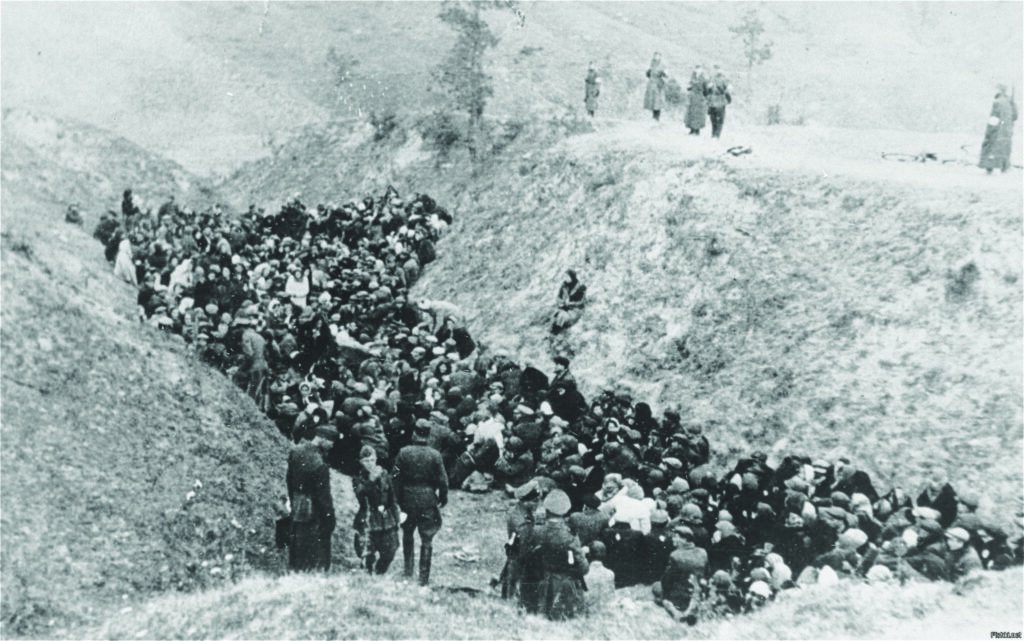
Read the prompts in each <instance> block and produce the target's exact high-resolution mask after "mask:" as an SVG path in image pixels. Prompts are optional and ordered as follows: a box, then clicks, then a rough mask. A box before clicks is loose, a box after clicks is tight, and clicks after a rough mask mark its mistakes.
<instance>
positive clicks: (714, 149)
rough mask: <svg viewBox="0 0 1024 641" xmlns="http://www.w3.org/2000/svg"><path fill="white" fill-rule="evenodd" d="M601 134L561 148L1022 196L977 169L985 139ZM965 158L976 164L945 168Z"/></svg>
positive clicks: (614, 130)
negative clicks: (886, 155) (890, 155)
mask: <svg viewBox="0 0 1024 641" xmlns="http://www.w3.org/2000/svg"><path fill="white" fill-rule="evenodd" d="M593 124H594V128H595V132H594V133H593V134H585V135H579V136H572V137H569V138H566V139H565V140H563V141H562V142H561V143H559V145H557V146H556V149H557V150H565V151H569V152H572V153H575V154H578V155H580V156H587V155H599V154H602V153H608V152H615V151H620V152H634V153H647V152H649V153H654V154H659V155H661V156H662V157H663V158H665V159H669V158H676V159H678V160H680V161H689V160H695V159H699V158H712V157H719V158H722V159H724V160H727V161H728V162H729V164H730V165H732V166H735V167H748V168H756V169H775V170H779V171H797V172H800V173H814V174H819V175H822V176H844V177H851V178H856V179H861V180H871V181H883V182H901V183H911V184H914V185H918V186H921V185H924V186H934V187H942V188H945V187H949V186H956V187H962V188H967V189H978V190H985V191H988V190H998V191H1004V190H1008V191H1016V192H1018V193H1020V192H1021V191H1022V183H1021V170H1020V169H1018V168H1012V169H1011V170H1010V171H1008V172H1007V173H1006V174H999V173H998V172H997V173H995V174H993V175H987V174H985V172H984V171H983V170H981V169H980V168H978V167H977V166H976V165H977V161H978V154H979V152H980V148H981V135H980V133H979V135H978V136H977V137H976V138H974V139H972V138H971V137H970V136H967V135H964V134H943V133H940V134H934V133H920V132H909V131H895V130H856V129H834V128H825V127H798V126H789V125H780V126H774V127H747V126H742V125H737V126H733V127H730V123H729V121H728V119H727V120H726V124H725V128H724V131H723V133H722V138H721V139H720V140H714V139H712V138H711V137H710V132H709V130H708V129H705V130H702V132H701V135H700V137H696V136H690V135H689V133H688V130H687V129H686V127H685V125H684V124H683V123H682V122H679V121H671V120H668V121H662V122H661V123H655V122H654V121H641V120H615V119H603V118H596V119H594V121H593ZM738 145H742V146H745V147H749V148H750V149H751V150H752V152H751V153H750V154H745V155H742V156H738V157H737V156H732V155H731V154H729V153H727V151H726V150H727V149H729V148H731V147H733V146H738ZM883 152H896V153H906V154H919V153H923V152H930V153H934V154H936V155H937V156H938V158H939V161H932V160H929V161H927V162H925V163H919V162H898V161H895V160H886V159H883V158H882V153H883ZM1020 155H1021V152H1020V141H1019V140H1015V141H1014V154H1013V159H1012V161H1013V162H1014V163H1016V164H1018V165H1019V164H1020V163H1021V160H1020ZM947 159H949V160H953V159H955V160H962V161H964V162H966V163H970V164H969V165H962V164H956V163H949V164H942V163H941V161H942V160H947Z"/></svg>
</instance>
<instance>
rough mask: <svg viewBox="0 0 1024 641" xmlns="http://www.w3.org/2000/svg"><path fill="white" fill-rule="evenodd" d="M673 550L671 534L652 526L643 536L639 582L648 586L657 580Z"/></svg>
mask: <svg viewBox="0 0 1024 641" xmlns="http://www.w3.org/2000/svg"><path fill="white" fill-rule="evenodd" d="M674 549H675V544H674V543H673V542H672V533H671V532H669V531H668V528H667V527H664V526H652V527H651V531H650V532H649V533H647V534H645V535H644V545H643V561H642V563H641V565H642V566H643V567H642V569H641V572H640V577H641V578H640V582H641V583H648V584H650V583H654V582H655V581H657V580H659V579H660V578H661V575H662V574H663V573H664V572H665V567H666V566H667V565H668V557H669V556H671V555H672V551H673V550H674Z"/></svg>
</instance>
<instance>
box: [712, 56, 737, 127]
mask: <svg viewBox="0 0 1024 641" xmlns="http://www.w3.org/2000/svg"><path fill="white" fill-rule="evenodd" d="M706 96H707V98H708V115H709V116H710V117H711V137H712V138H721V137H722V125H724V124H725V106H726V105H728V104H729V103H731V102H732V94H730V93H729V80H728V79H727V78H726V77H725V74H724V73H722V72H721V70H719V69H718V65H715V74H714V76H712V78H711V82H710V83H708V88H707V93H706Z"/></svg>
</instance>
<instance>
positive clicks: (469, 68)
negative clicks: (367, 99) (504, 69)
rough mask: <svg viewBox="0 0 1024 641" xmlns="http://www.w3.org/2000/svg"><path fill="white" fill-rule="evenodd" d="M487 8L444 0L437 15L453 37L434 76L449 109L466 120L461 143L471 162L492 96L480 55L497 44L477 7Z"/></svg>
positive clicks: (477, 150) (479, 148)
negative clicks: (449, 105) (450, 105)
mask: <svg viewBox="0 0 1024 641" xmlns="http://www.w3.org/2000/svg"><path fill="white" fill-rule="evenodd" d="M487 6H488V5H484V4H483V3H482V2H469V3H461V2H456V1H454V0H446V2H445V3H444V4H443V5H442V8H441V12H440V13H439V14H438V17H439V18H440V19H441V21H442V22H444V23H445V24H447V25H448V26H449V27H451V28H452V29H453V30H455V34H456V35H455V42H454V43H453V44H452V48H451V51H449V52H448V55H447V56H445V58H444V60H443V61H442V62H441V64H440V65H439V66H438V68H437V71H436V72H435V75H436V78H437V81H438V84H440V85H441V86H442V87H443V88H444V90H445V92H446V93H447V94H448V96H449V98H450V99H451V104H452V106H453V107H454V108H455V109H457V110H459V111H462V112H464V113H465V114H466V115H467V116H468V118H469V119H468V125H467V128H466V135H465V137H464V138H463V140H464V141H465V144H466V147H467V149H468V150H469V154H470V156H471V157H472V158H474V159H476V158H477V156H478V154H479V153H480V152H482V150H483V144H484V142H483V139H482V137H483V135H484V134H485V132H484V129H483V118H484V109H485V108H486V106H487V100H488V98H490V97H491V96H492V95H494V87H493V84H492V80H491V76H490V75H488V74H487V73H486V72H485V71H484V56H485V55H486V53H487V50H488V49H490V48H493V47H495V46H496V45H497V44H498V38H497V37H496V36H495V35H494V33H493V32H492V31H491V28H490V27H489V26H488V25H487V22H486V21H485V20H484V19H483V18H482V17H481V14H480V11H481V8H486V7H487Z"/></svg>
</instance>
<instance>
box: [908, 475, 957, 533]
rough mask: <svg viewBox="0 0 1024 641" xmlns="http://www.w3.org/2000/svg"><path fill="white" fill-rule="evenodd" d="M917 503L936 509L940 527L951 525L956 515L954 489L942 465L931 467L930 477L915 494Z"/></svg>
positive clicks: (919, 505)
mask: <svg viewBox="0 0 1024 641" xmlns="http://www.w3.org/2000/svg"><path fill="white" fill-rule="evenodd" d="M917 505H918V507H930V508H932V509H935V510H938V512H939V525H941V526H942V527H944V528H948V527H949V526H951V525H953V521H955V520H956V516H957V500H956V490H954V489H953V486H952V485H950V484H949V482H948V481H947V477H946V470H945V469H944V468H943V467H941V466H939V465H936V466H934V467H933V468H932V471H931V478H929V479H928V483H927V484H926V485H925V487H924V489H922V490H921V493H920V494H918V496H917Z"/></svg>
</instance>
